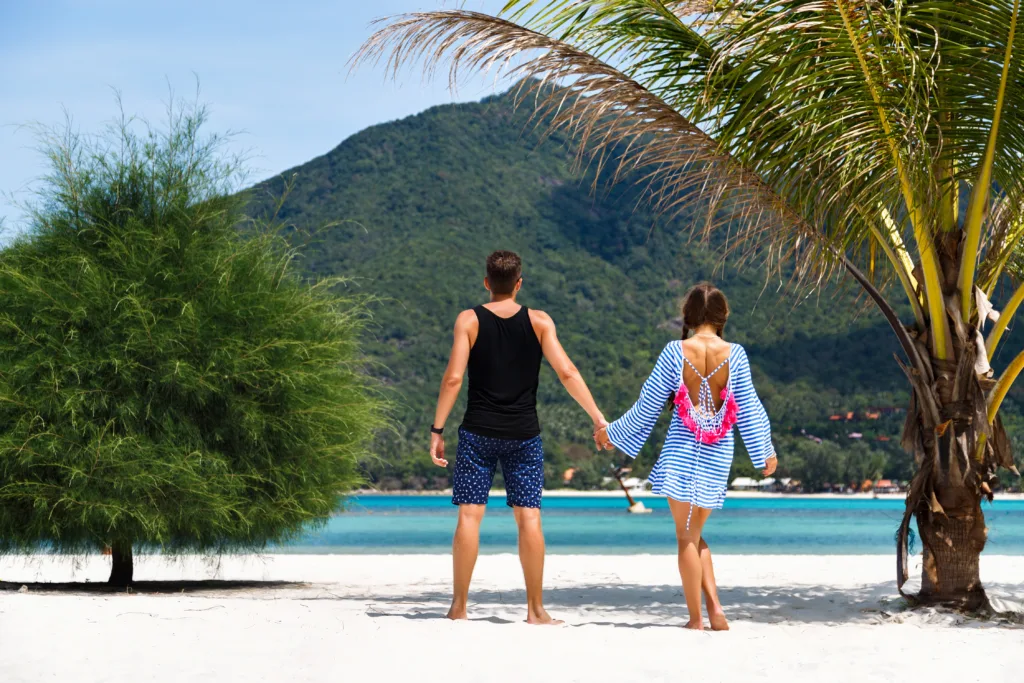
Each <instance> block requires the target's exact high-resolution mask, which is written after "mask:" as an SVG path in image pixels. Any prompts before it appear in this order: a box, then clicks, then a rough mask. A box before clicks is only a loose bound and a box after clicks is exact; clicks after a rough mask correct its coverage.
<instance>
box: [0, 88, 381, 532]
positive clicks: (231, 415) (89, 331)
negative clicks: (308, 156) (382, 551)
mask: <svg viewBox="0 0 1024 683" xmlns="http://www.w3.org/2000/svg"><path fill="white" fill-rule="evenodd" d="M204 118H205V116H204V112H203V110H202V109H197V108H188V107H185V108H181V109H173V108H172V110H171V112H170V120H169V125H168V129H167V130H166V131H163V132H158V131H155V130H152V129H148V128H144V129H142V132H138V131H139V130H140V124H138V123H135V122H122V123H121V124H120V125H118V126H115V127H113V128H112V129H111V130H110V132H109V134H108V135H107V136H106V137H103V138H100V139H99V140H96V141H91V140H85V139H83V138H79V137H76V136H73V135H70V134H68V135H64V136H63V137H50V138H48V140H47V142H46V144H47V151H48V152H49V156H50V159H51V161H52V173H51V175H50V176H49V177H48V182H47V185H46V189H45V191H44V194H43V195H42V201H41V202H40V203H39V204H38V208H37V209H36V211H35V213H34V216H33V227H32V229H31V231H30V232H29V233H28V234H27V235H26V236H24V237H22V238H19V239H18V240H16V241H15V242H14V243H13V244H12V245H11V246H9V247H8V248H7V249H5V250H3V251H2V252H0V550H3V551H11V550H22V549H32V548H36V547H39V545H43V546H48V547H51V548H53V549H55V550H57V551H61V552H77V551H83V550H88V549H90V548H95V547H102V546H104V545H109V546H115V547H121V548H123V547H124V546H125V545H128V544H135V545H136V547H140V546H141V547H145V546H150V547H159V548H161V549H162V550H164V551H175V550H184V549H193V550H203V549H221V548H225V547H245V548H258V547H260V546H262V545H263V544H264V543H266V542H268V541H276V540H282V539H286V538H288V537H289V536H290V535H292V534H294V533H296V532H298V531H299V530H300V529H301V528H302V527H303V525H305V524H307V523H309V522H311V521H323V520H325V519H326V518H327V517H328V516H329V515H330V514H331V513H332V511H334V510H335V509H336V507H337V505H338V502H339V495H340V494H341V493H342V492H344V491H346V490H349V489H351V488H352V487H354V486H356V485H357V484H358V483H359V481H360V475H359V473H358V470H357V465H356V463H357V460H358V459H361V458H365V457H366V455H367V447H368V444H369V441H370V438H371V436H372V434H373V432H374V430H375V429H376V428H378V427H379V426H380V425H381V422H382V402H381V400H380V399H379V398H378V392H377V391H376V390H375V389H374V388H373V386H374V383H373V382H372V380H370V379H369V378H368V376H367V375H366V373H365V370H364V364H365V363H364V360H363V358H362V357H361V355H360V351H359V345H358V339H359V335H360V333H361V331H362V329H363V327H364V323H365V321H366V309H365V302H364V301H363V300H362V299H361V298H358V297H357V298H353V297H351V296H348V297H346V296H339V295H338V294H337V293H335V290H336V289H337V288H338V286H339V284H340V283H339V282H338V281H331V280H325V281H322V282H317V283H312V284H311V283H309V282H308V281H307V280H305V279H304V278H303V277H300V276H299V275H298V274H297V273H296V269H295V268H294V266H293V259H294V257H295V254H294V253H293V252H292V251H290V250H289V248H288V246H287V244H286V242H285V240H284V239H283V238H282V237H281V235H280V234H279V231H278V230H276V229H274V228H272V227H269V226H266V225H254V226H251V227H250V228H249V229H247V230H246V231H245V232H244V235H240V233H239V231H238V226H239V225H240V224H241V223H242V221H243V220H244V206H245V199H244V197H241V196H237V195H236V196H232V195H231V192H232V191H233V190H234V189H235V188H236V187H237V175H236V173H235V171H236V168H237V166H236V165H235V163H234V162H233V161H231V160H229V159H226V158H225V157H224V155H223V154H222V152H221V149H222V144H221V143H222V142H223V140H222V139H221V138H218V137H212V138H206V137H201V136H200V132H199V131H200V127H201V126H202V124H203V122H204Z"/></svg>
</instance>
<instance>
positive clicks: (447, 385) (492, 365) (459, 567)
mask: <svg viewBox="0 0 1024 683" xmlns="http://www.w3.org/2000/svg"><path fill="white" fill-rule="evenodd" d="M522 286H523V275H522V261H521V260H520V258H519V256H518V255H516V254H515V253H513V252H511V251H496V252H494V253H493V254H491V255H490V256H489V257H488V258H487V277H486V278H485V279H484V287H486V288H487V289H488V291H490V293H491V300H490V302H489V303H486V304H483V305H481V306H477V307H476V308H473V309H471V310H468V311H463V312H462V313H460V314H459V317H458V318H457V319H456V321H455V342H454V344H453V345H452V353H451V357H450V359H449V360H448V369H447V370H445V373H444V379H443V380H442V381H441V393H440V395H439V396H438V399H437V411H436V412H435V414H434V424H433V425H432V426H431V428H430V431H431V440H430V457H431V458H432V459H433V461H434V464H435V465H438V466H440V467H447V466H448V461H447V460H446V459H445V457H444V437H443V432H444V423H445V421H446V420H447V419H448V415H449V413H451V410H452V406H454V405H455V399H456V398H457V397H458V395H459V391H460V390H461V389H462V377H463V375H464V374H465V372H466V369H467V367H468V369H469V403H468V405H467V407H466V414H465V416H464V417H463V420H462V426H461V427H460V428H459V445H458V452H457V453H456V458H455V476H454V482H453V493H452V503H453V504H455V505H458V506H459V522H458V526H457V527H456V529H455V539H454V541H453V542H452V555H453V568H454V574H455V577H454V591H453V596H452V606H451V609H450V610H449V611H448V618H449V619H465V618H466V604H467V601H468V599H469V583H470V580H471V579H472V576H473V567H474V566H475V565H476V558H477V552H478V549H479V546H480V522H481V521H482V520H483V517H484V510H485V509H486V507H487V498H488V494H489V492H490V488H491V484H492V482H493V480H494V470H495V466H496V465H497V464H498V463H499V462H500V463H501V472H502V475H503V476H504V478H505V489H506V492H507V494H508V499H507V504H508V505H509V507H511V508H512V510H513V513H514V514H515V519H516V524H517V526H518V527H519V560H520V562H521V563H522V565H523V576H524V578H525V579H526V607H527V616H526V621H527V622H528V623H531V624H558V623H561V622H559V621H555V620H553V619H552V618H551V616H550V615H548V613H547V611H546V610H545V609H544V599H543V594H542V591H543V588H542V586H543V577H544V533H543V531H542V530H541V524H540V500H541V491H542V489H543V487H544V450H543V446H542V443H541V437H540V423H539V422H538V420H537V382H538V379H539V376H540V361H541V356H542V355H543V356H544V358H546V359H547V361H548V363H550V364H551V367H552V368H554V370H555V372H557V373H558V378H559V379H560V380H561V381H562V385H563V386H564V387H565V388H566V390H567V391H568V392H569V394H570V395H571V396H572V397H573V398H574V399H576V401H577V402H578V403H579V404H580V406H581V407H582V408H583V409H584V410H585V411H587V414H588V415H589V416H590V418H591V419H592V420H593V422H594V429H595V431H596V430H597V429H599V428H600V427H602V426H604V425H606V424H607V423H606V422H605V420H604V417H603V416H602V415H601V411H600V410H598V408H597V405H596V404H595V403H594V399H593V397H592V396H591V395H590V390H589V389H588V388H587V385H586V383H585V382H584V381H583V377H581V376H580V373H579V370H577V369H576V366H575V365H573V363H572V361H571V360H569V356H567V355H566V353H565V351H564V350H563V349H562V345H561V344H559V342H558V337H557V336H556V335H555V323H554V322H553V321H552V320H551V317H550V316H548V315H547V314H546V313H544V312H543V311H532V310H530V309H528V308H527V307H526V306H521V305H519V304H518V303H516V295H517V294H519V290H520V289H521V288H522Z"/></svg>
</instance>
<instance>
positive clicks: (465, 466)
mask: <svg viewBox="0 0 1024 683" xmlns="http://www.w3.org/2000/svg"><path fill="white" fill-rule="evenodd" d="M499 462H500V463H501V473H502V475H503V476H504V477H505V491H506V493H507V494H508V498H507V499H506V504H507V505H508V506H509V507H521V508H539V507H540V499H541V492H542V491H543V490H544V444H543V442H542V441H541V438H540V436H535V437H533V438H532V439H526V440H525V441H520V440H518V439H494V438H491V437H488V436H480V435H478V434H473V433H472V432H467V431H466V430H465V429H459V447H458V450H457V451H456V453H455V477H454V483H453V485H452V504H453V505H466V504H469V505H486V504H487V498H488V495H489V494H490V492H491V484H493V483H494V471H495V468H496V467H497V465H498V463H499Z"/></svg>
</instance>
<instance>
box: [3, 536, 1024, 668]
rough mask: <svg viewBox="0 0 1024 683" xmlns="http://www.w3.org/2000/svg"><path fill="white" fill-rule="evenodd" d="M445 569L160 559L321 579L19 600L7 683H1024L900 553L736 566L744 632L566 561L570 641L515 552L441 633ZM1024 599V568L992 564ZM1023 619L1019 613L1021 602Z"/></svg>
mask: <svg viewBox="0 0 1024 683" xmlns="http://www.w3.org/2000/svg"><path fill="white" fill-rule="evenodd" d="M106 560H107V558H101V557H93V558H88V559H87V560H86V561H84V562H81V563H78V564H75V563H72V562H71V561H68V560H58V559H54V558H46V557H33V558H6V559H0V580H3V581H5V582H19V583H21V582H36V581H47V582H51V581H71V580H74V581H86V580H89V581H103V580H104V579H105V578H106V574H107V572H108V569H107V565H106ZM449 562H450V560H449V558H448V557H446V556H437V555H419V556H416V555H404V556H403V555H391V556H357V555H349V556H345V555H318V556H299V555H276V556H266V557H263V558H255V557H251V556H242V557H226V558H223V559H222V560H221V561H220V562H219V564H217V563H210V562H204V561H203V560H199V559H196V558H189V559H185V560H178V561H172V560H167V559H165V558H160V557H150V558H144V559H142V560H141V561H139V562H138V563H137V566H136V579H137V580H140V581H144V580H178V579H189V580H194V579H212V578H218V579H245V580H260V581H270V580H272V581H301V582H305V583H304V584H302V585H289V586H274V587H267V586H263V587H247V588H241V589H225V588H223V587H219V588H216V589H212V590H200V591H191V592H188V593H185V594H181V593H177V594H174V593H171V594H139V593H135V594H114V595H110V594H97V593H87V592H77V593H67V592H64V593H53V592H41V591H38V590H36V589H34V588H33V589H32V590H29V591H28V592H27V593H18V592H15V591H3V592H0V681H3V682H4V683H14V682H16V681H31V682H33V683H35V682H36V681H74V682H76V683H77V682H86V681H133V682H134V681H199V680H212V681H218V682H220V681H332V682H333V681H339V682H346V681H374V682H376V681H401V682H403V683H405V682H408V683H413V682H416V683H419V682H421V681H422V682H427V681H444V682H445V683H458V682H461V681H470V682H475V681H511V682H517V683H528V682H530V681H587V682H590V681H615V682H616V683H626V682H630V681H644V682H647V681H663V680H664V681H679V682H683V681H695V682H696V681H700V682H704V681H742V682H744V683H745V682H746V681H751V680H753V681H758V680H770V681H787V682H789V681H815V682H816V683H817V682H821V681H828V682H829V683H831V682H832V681H874V680H879V681H881V680H902V681H911V680H924V681H957V682H958V683H966V682H967V681H975V680H978V681H982V680H983V681H986V683H993V682H996V681H1019V680H1020V679H1021V676H1022V674H1021V667H1022V661H1024V628H1022V627H1020V626H1011V625H1008V623H1006V622H999V621H997V622H982V621H971V620H964V619H963V618H962V617H959V616H955V615H951V614H945V613H938V612H933V611H923V612H909V613H908V612H903V611H901V608H900V604H899V600H898V599H897V598H896V596H895V588H894V585H893V572H894V566H895V560H894V559H893V558H892V557H889V556H857V557H844V556H832V557H821V556H817V557H811V556H737V555H733V556H729V555H722V556H719V557H717V558H716V566H717V572H718V579H719V583H720V585H721V593H722V598H723V601H724V602H725V605H726V609H727V612H728V614H729V617H730V619H731V623H732V628H733V630H732V631H731V632H729V633H710V632H707V633H703V634H701V633H694V632H689V631H685V630H683V629H681V628H678V626H679V625H680V624H682V623H683V622H684V621H685V607H684V605H683V601H682V596H681V593H680V589H679V587H678V577H677V575H676V573H675V567H674V564H675V562H674V557H672V556H666V555H657V556H650V555H643V556H566V555H561V556H559V555H554V556H551V557H549V558H548V582H547V583H548V586H549V589H548V592H547V596H548V606H549V609H550V610H551V612H552V613H553V614H556V615H557V616H560V617H563V618H565V619H567V620H568V621H569V622H570V624H571V626H569V627H564V628H548V627H531V626H527V625H526V624H523V623H521V620H522V619H523V616H524V610H523V607H522V602H523V598H524V595H523V590H522V588H521V577H520V574H519V567H518V562H517V559H516V558H515V556H512V555H491V556H483V557H481V558H480V562H479V564H478V565H477V572H476V577H475V586H474V588H475V590H474V593H473V601H474V604H473V606H472V613H471V616H472V617H473V620H472V621H469V622H462V623H451V622H448V621H445V620H443V619H441V618H440V617H441V615H443V614H444V612H445V609H446V607H447V602H448V584H449V571H450V569H449ZM982 569H983V576H984V577H985V580H986V584H987V585H988V587H989V591H990V594H991V595H993V596H998V597H1000V598H1001V599H1012V600H1017V601H1019V600H1021V599H1022V597H1024V595H1022V594H1024V586H1022V585H1021V581H1024V557H1000V556H986V557H984V558H983V567H982ZM1004 605H1011V606H1012V603H1009V602H1006V603H1004Z"/></svg>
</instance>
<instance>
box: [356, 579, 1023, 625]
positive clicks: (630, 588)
mask: <svg viewBox="0 0 1024 683" xmlns="http://www.w3.org/2000/svg"><path fill="white" fill-rule="evenodd" d="M1015 589H1016V590H1019V587H1016V586H1010V585H996V584H992V585H990V586H989V591H990V593H991V594H993V595H995V594H1000V595H1006V594H1012V593H1013V592H1014V590H1015ZM719 595H720V597H721V600H722V604H723V605H724V606H725V609H726V614H727V616H728V617H729V620H730V621H731V622H734V623H736V622H754V623H768V624H778V623H797V624H800V623H803V624H812V623H817V624H877V623H882V622H885V621H890V620H893V619H894V618H897V619H898V617H896V615H898V614H900V613H903V612H905V611H906V610H907V606H906V604H905V602H904V601H903V600H902V599H900V598H898V597H896V596H894V593H893V586H892V583H890V582H885V583H880V584H875V585H866V586H860V587H856V588H837V587H835V586H731V587H725V588H719ZM367 597H369V596H367ZM544 597H545V604H546V606H547V608H548V610H549V611H550V612H551V613H552V614H553V615H555V616H558V615H559V612H560V611H564V612H566V613H573V614H574V615H575V616H572V617H571V621H572V623H573V624H574V625H577V626H585V625H595V626H597V625H599V626H613V627H618V628H659V627H672V628H677V627H678V626H679V625H681V624H682V623H683V622H685V621H686V605H685V603H684V600H683V595H682V591H681V589H680V588H679V587H678V586H672V585H661V586H647V585H635V584H617V585H601V584H592V585H583V586H574V587H559V588H549V589H546V590H545V591H544ZM450 599H451V596H450V595H449V594H448V593H442V592H437V591H433V592H424V593H418V594H415V593H414V594H406V595H403V596H400V597H399V596H394V597H392V596H383V597H381V596H375V597H372V598H370V600H371V601H372V607H371V608H370V609H369V610H368V611H367V614H369V615H370V616H371V617H388V616H392V617H402V618H407V619H430V618H441V617H443V616H444V615H445V612H446V611H447V606H448V602H449V600H450ZM470 599H471V600H472V603H473V606H472V607H471V612H472V613H475V614H476V615H477V616H478V617H480V616H482V615H485V614H486V613H487V612H488V611H495V612H499V613H504V612H507V611H508V610H509V609H517V608H518V607H519V606H524V605H525V603H526V593H525V591H523V590H512V591H495V590H482V591H473V592H472V593H471V594H470ZM399 605H405V606H406V610H408V608H409V607H411V606H413V605H415V608H414V609H415V611H414V612H410V611H403V610H402V609H401V608H399ZM392 608H395V609H392ZM908 613H909V614H916V613H914V612H908ZM949 614H952V613H949ZM638 615H639V616H640V617H641V620H639V621H638V620H637V617H638ZM487 620H489V621H491V620H493V619H487ZM498 621H499V622H500V621H502V620H500V619H499V620H498ZM979 623H984V622H979ZM1000 625H1005V624H1000Z"/></svg>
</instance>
